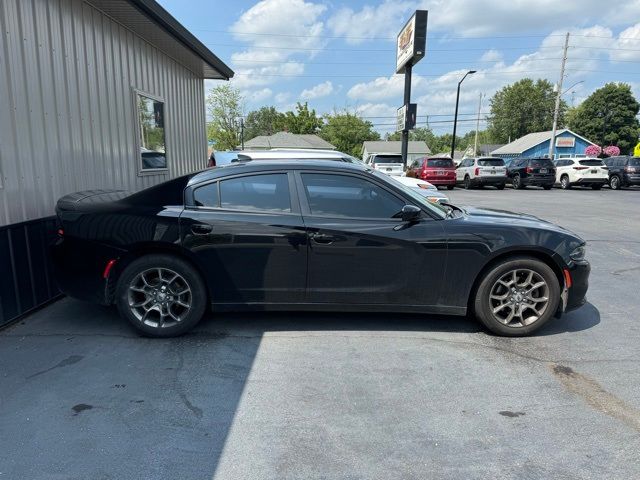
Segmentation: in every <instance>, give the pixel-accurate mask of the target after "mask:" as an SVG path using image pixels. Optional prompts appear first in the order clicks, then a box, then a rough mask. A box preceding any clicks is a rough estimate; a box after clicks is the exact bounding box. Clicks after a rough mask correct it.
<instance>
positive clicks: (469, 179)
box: [463, 175, 471, 190]
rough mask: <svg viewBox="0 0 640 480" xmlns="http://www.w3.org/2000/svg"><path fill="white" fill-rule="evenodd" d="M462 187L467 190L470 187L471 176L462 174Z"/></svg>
mask: <svg viewBox="0 0 640 480" xmlns="http://www.w3.org/2000/svg"><path fill="white" fill-rule="evenodd" d="M463 185H464V188H465V190H469V189H470V188H471V178H469V175H465V176H464V183H463Z"/></svg>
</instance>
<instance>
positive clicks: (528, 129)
mask: <svg viewBox="0 0 640 480" xmlns="http://www.w3.org/2000/svg"><path fill="white" fill-rule="evenodd" d="M555 102H556V93H555V92H554V91H553V85H552V84H551V83H550V82H549V81H547V80H537V81H535V82H534V81H533V80H532V79H530V78H524V79H522V80H520V81H518V82H516V83H514V84H512V85H508V86H506V87H504V88H503V89H502V90H500V91H498V92H496V93H495V95H494V96H493V97H492V98H491V100H490V103H491V117H490V119H489V132H490V136H491V137H492V138H493V139H494V140H495V141H496V142H497V143H507V142H508V141H509V139H511V140H512V141H513V140H515V139H516V138H520V137H522V136H523V135H527V134H528V133H533V132H541V131H545V130H551V128H552V127H553V112H554V109H555ZM566 110H567V104H566V103H565V102H564V101H561V102H560V109H559V115H558V125H562V124H563V123H564V114H565V112H566Z"/></svg>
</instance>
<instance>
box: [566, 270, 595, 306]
mask: <svg viewBox="0 0 640 480" xmlns="http://www.w3.org/2000/svg"><path fill="white" fill-rule="evenodd" d="M568 270H569V275H571V287H569V288H566V287H567V286H566V285H565V289H566V292H567V294H566V303H565V308H564V310H565V312H567V311H570V310H575V309H576V308H578V307H581V306H582V305H584V304H585V303H586V301H587V297H586V295H587V290H588V289H589V273H590V272H591V265H590V264H589V262H587V261H586V260H583V261H581V262H573V264H572V265H571V266H570V267H569V268H568Z"/></svg>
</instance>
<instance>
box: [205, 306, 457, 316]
mask: <svg viewBox="0 0 640 480" xmlns="http://www.w3.org/2000/svg"><path fill="white" fill-rule="evenodd" d="M211 308H212V309H213V311H214V312H220V311H224V312H228V311H315V312H397V313H425V314H433V315H456V316H464V315H466V314H467V308H466V307H453V306H443V305H388V304H379V303H375V304H368V303H354V304H344V303H212V304H211Z"/></svg>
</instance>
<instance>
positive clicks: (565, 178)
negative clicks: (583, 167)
mask: <svg viewBox="0 0 640 480" xmlns="http://www.w3.org/2000/svg"><path fill="white" fill-rule="evenodd" d="M560 188H562V189H563V190H569V189H570V188H571V182H569V175H562V177H560Z"/></svg>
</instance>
